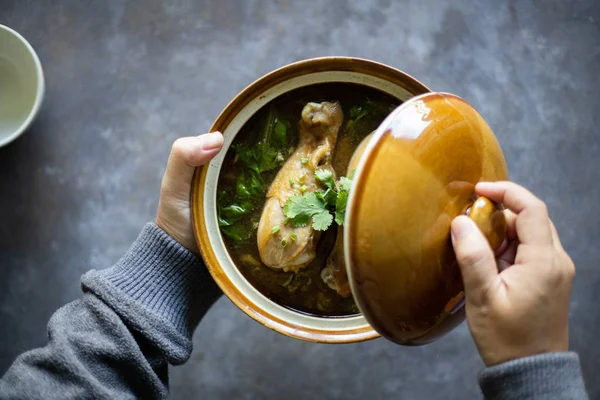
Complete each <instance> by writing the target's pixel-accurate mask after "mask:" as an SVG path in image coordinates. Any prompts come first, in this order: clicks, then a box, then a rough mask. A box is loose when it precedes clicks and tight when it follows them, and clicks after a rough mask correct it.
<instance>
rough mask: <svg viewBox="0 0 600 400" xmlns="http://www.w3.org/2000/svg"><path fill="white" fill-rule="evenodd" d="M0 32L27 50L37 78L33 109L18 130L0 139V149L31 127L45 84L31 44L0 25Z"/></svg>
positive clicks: (18, 34) (38, 109)
mask: <svg viewBox="0 0 600 400" xmlns="http://www.w3.org/2000/svg"><path fill="white" fill-rule="evenodd" d="M0 31H4V32H7V33H8V34H10V35H12V36H14V37H15V38H17V39H18V40H19V42H21V44H22V45H23V46H24V47H25V48H26V49H27V51H28V52H29V55H30V56H31V57H32V58H33V63H34V64H35V72H36V77H37V82H38V84H37V88H36V93H35V101H34V103H33V107H32V108H31V110H30V111H29V114H28V115H27V118H25V120H24V121H23V122H22V123H21V125H20V126H19V128H17V129H16V130H15V131H14V132H13V133H12V134H10V135H8V136H7V137H5V138H4V139H2V138H0V147H2V146H5V145H7V144H9V143H11V142H12V141H14V140H15V139H17V138H18V137H19V136H21V135H22V134H23V132H25V131H26V130H27V128H29V126H31V124H32V122H33V120H34V119H35V117H36V116H37V114H38V112H39V111H40V108H41V106H42V101H43V100H44V94H45V93H46V82H45V79H44V69H43V68H42V63H41V62H40V58H39V57H38V55H37V53H36V52H35V50H34V49H33V46H31V44H30V43H29V42H28V41H27V39H25V38H24V37H23V35H21V34H20V33H19V32H17V31H15V30H14V29H12V28H9V27H8V26H6V25H2V24H0Z"/></svg>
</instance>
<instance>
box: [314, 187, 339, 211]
mask: <svg viewBox="0 0 600 400" xmlns="http://www.w3.org/2000/svg"><path fill="white" fill-rule="evenodd" d="M317 196H318V197H319V198H320V199H321V200H323V202H324V203H325V204H326V205H327V206H328V207H335V203H336V201H337V197H338V194H337V192H336V191H335V190H331V189H327V190H319V191H318V192H317Z"/></svg>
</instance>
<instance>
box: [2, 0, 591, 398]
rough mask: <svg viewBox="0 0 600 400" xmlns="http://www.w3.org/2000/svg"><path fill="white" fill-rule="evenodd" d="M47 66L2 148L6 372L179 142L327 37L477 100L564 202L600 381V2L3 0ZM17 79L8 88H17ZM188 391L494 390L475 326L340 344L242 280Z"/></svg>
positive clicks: (146, 208)
mask: <svg viewBox="0 0 600 400" xmlns="http://www.w3.org/2000/svg"><path fill="white" fill-rule="evenodd" d="M0 23H2V24H6V25H9V26H11V27H13V28H15V29H16V30H18V31H20V32H21V33H22V34H23V35H24V36H25V37H26V38H28V39H29V40H30V41H31V43H32V44H33V46H34V47H35V48H36V49H37V51H38V52H39V55H40V58H41V61H42V63H43V65H44V67H45V73H46V79H47V96H46V101H45V103H44V105H43V108H42V110H41V114H40V116H39V118H38V120H37V121H36V122H35V124H34V125H33V127H32V128H31V129H30V131H29V132H28V133H27V134H26V135H25V136H23V137H21V138H20V139H19V140H18V141H16V142H15V143H14V144H12V145H10V146H8V147H6V148H2V149H0V273H1V275H0V276H1V278H0V339H1V340H0V372H3V371H5V370H6V368H7V367H8V366H9V365H10V363H11V361H12V360H13V359H14V358H15V357H16V356H17V355H18V354H19V353H21V352H23V351H25V350H27V349H29V348H32V347H34V346H41V345H43V344H44V342H45V339H46V333H45V326H46V322H47V320H48V318H49V317H50V315H51V314H52V312H53V311H54V310H55V309H56V308H58V307H60V306H61V305H62V304H65V303H66V302H69V301H71V300H73V299H75V298H77V297H78V296H79V277H80V275H81V274H82V273H83V272H85V271H87V270H88V269H90V268H104V267H108V266H110V265H111V264H112V263H113V262H115V261H116V260H117V259H118V257H119V256H120V255H121V254H122V253H123V252H124V251H125V250H126V249H127V247H128V246H129V244H130V243H131V242H132V240H133V239H134V238H135V237H136V235H137V233H138V231H139V230H140V228H141V227H142V225H143V224H144V222H146V221H148V220H151V219H152V218H153V216H154V212H155V207H156V205H157V194H158V188H159V182H160V177H161V174H162V172H163V168H164V165H165V161H166V158H167V154H168V151H169V147H170V143H171V142H172V141H173V140H174V139H175V138H176V137H177V136H180V135H189V134H198V133H200V132H204V131H205V130H206V129H207V128H208V127H209V126H210V123H211V121H212V120H213V118H214V117H215V116H216V115H217V114H218V112H219V111H220V110H221V109H222V108H223V107H224V106H225V104H226V103H227V102H228V101H229V100H230V99H231V98H232V97H233V96H234V95H235V94H236V93H238V91H240V90H241V89H242V88H243V87H244V86H245V85H246V84H248V83H250V82H251V81H252V80H254V79H255V78H258V77H260V76H261V75H262V74H264V73H266V72H268V71H270V70H272V69H274V68H276V67H279V66H281V65H283V64H286V63H289V62H292V61H296V60H300V59H303V58H307V57H313V56H324V55H352V56H360V57H366V58H370V59H374V60H378V61H381V62H384V63H387V64H390V65H392V66H395V67H398V68H400V69H403V70H405V71H407V72H408V73H410V74H412V75H414V76H416V77H418V78H419V79H421V80H422V81H423V82H425V83H426V84H427V85H430V87H432V88H434V89H436V90H443V91H450V92H454V93H456V94H459V95H461V96H464V97H465V98H466V99H468V100H469V101H470V102H472V103H473V104H474V105H475V106H476V107H477V108H479V110H480V111H481V113H482V114H483V115H484V116H485V118H486V119H487V120H488V122H489V124H490V125H491V126H492V128H493V129H494V131H495V132H496V134H497V136H498V138H499V141H500V142H501V145H502V147H503V149H504V151H505V154H506V158H507V161H508V164H509V168H510V173H511V177H512V178H513V179H514V180H515V181H517V182H519V183H522V184H524V185H526V186H528V187H529V188H531V189H532V190H533V191H534V192H535V193H537V194H538V195H540V196H541V197H542V198H544V199H545V200H546V201H547V203H548V206H549V209H550V211H551V214H552V217H553V218H554V220H555V222H556V225H557V227H558V229H559V232H560V233H561V235H562V239H563V243H564V245H565V247H566V249H567V250H568V252H569V253H570V254H571V255H572V257H573V259H574V260H575V262H576V265H577V268H578V270H577V278H576V282H575V287H574V290H573V299H572V313H571V342H572V347H573V349H574V350H576V351H578V352H579V353H580V355H581V359H582V364H583V368H584V372H585V376H586V378H587V384H588V388H589V390H590V394H591V396H592V398H599V397H600V382H599V381H598V380H597V379H594V377H595V376H597V375H598V374H599V373H600V346H598V345H597V343H598V342H597V338H598V337H599V335H600V309H599V307H598V290H599V288H600V266H599V261H600V246H599V245H598V242H599V240H600V228H599V227H600V218H599V214H598V211H597V208H598V204H600V184H599V182H598V178H599V174H598V169H599V168H600V157H599V150H600V148H599V147H600V143H599V132H598V126H599V125H600V100H599V97H598V90H599V89H600V2H598V1H597V0H581V1H575V0H573V1H550V0H548V1H541V0H539V1H531V0H529V1H528V0H523V1H514V0H513V1H477V0H460V1H458V0H457V1H452V2H450V1H438V2H433V1H423V0H411V1H391V0H380V1H375V0H363V1H352V2H342V1H332V0H320V1H310V2H309V1H291V0H280V1H262V2H261V1H256V0H248V1H243V0H237V1H232V0H220V1H209V0H206V1H191V0H172V1H166V0H165V1H158V0H149V1H136V2H134V1H83V0H73V1H66V0H61V1H41V0H40V1H31V0H0ZM0 90H1V88H0ZM194 343H195V351H194V354H193V355H192V358H191V360H190V362H189V363H188V364H186V365H185V366H182V367H178V368H173V369H172V373H171V383H172V395H173V398H174V399H184V398H186V399H187V398H209V399H283V398H285V399H363V398H369V399H387V398H399V399H445V400H446V399H467V398H478V397H479V396H480V395H479V391H478V388H477V385H476V374H477V371H478V370H479V369H480V368H481V366H482V363H481V361H480V360H479V357H478V355H477V352H476V349H475V347H474V345H473V343H472V340H471V338H470V336H469V332H468V330H467V327H466V326H465V325H462V326H461V327H459V328H458V329H457V330H456V331H454V332H453V333H452V334H450V335H448V336H447V337H445V338H444V339H442V340H440V341H438V342H436V343H434V344H432V345H429V346H426V347H419V348H403V347H399V346H395V345H393V344H391V343H388V342H386V341H384V340H377V341H372V342H368V343H362V344H353V345H344V346H327V345H315V344H308V343H303V342H299V341H295V340H292V339H288V338H286V337H283V336H280V335H278V334H276V333H274V332H271V331H269V330H267V329H266V328H263V327H262V326H260V325H258V324H256V323H255V322H253V321H251V320H250V319H249V318H247V317H246V316H245V315H244V314H243V313H242V312H241V311H239V310H238V309H236V308H235V307H234V306H233V305H232V304H231V303H230V302H229V301H228V300H227V299H225V298H223V299H221V300H220V301H219V302H218V303H217V304H216V305H215V306H214V308H213V309H212V310H211V311H210V313H209V314H208V315H207V317H206V318H205V319H204V321H203V322H202V323H201V325H200V326H199V328H198V330H197V331H196V334H195V337H194Z"/></svg>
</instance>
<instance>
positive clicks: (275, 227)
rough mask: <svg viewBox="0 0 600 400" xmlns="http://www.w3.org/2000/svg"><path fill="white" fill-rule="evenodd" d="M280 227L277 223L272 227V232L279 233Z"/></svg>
mask: <svg viewBox="0 0 600 400" xmlns="http://www.w3.org/2000/svg"><path fill="white" fill-rule="evenodd" d="M279 229H280V228H279V225H275V226H273V227H272V228H271V233H277V232H279Z"/></svg>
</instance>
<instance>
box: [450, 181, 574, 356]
mask: <svg viewBox="0 0 600 400" xmlns="http://www.w3.org/2000/svg"><path fill="white" fill-rule="evenodd" d="M475 190H476V192H477V194H478V195H480V196H485V197H487V198H488V199H490V200H492V201H494V202H496V203H501V204H503V205H504V206H505V207H506V208H507V210H506V211H505V216H506V221H507V237H508V245H507V246H506V247H504V250H503V252H502V253H501V254H500V255H499V256H497V257H495V256H494V253H493V251H492V249H491V248H490V245H489V243H488V241H487V240H486V238H485V237H484V236H483V234H482V233H481V231H480V230H479V229H478V228H477V225H476V224H475V223H474V222H473V221H472V220H470V219H469V218H468V217H466V216H459V217H457V218H456V219H454V221H453V222H452V242H453V246H454V249H455V252H456V257H457V260H458V263H459V265H460V269H461V273H462V277H463V282H464V286H465V294H466V314H467V321H468V324H469V329H470V330H471V334H472V335H473V339H474V340H475V343H476V345H477V348H478V350H479V353H480V354H481V357H482V358H483V361H484V362H485V364H486V365H487V366H492V365H497V364H500V363H503V362H506V361H510V360H513V359H516V358H521V357H526V356H531V355H535V354H541V353H549V352H562V351H567V350H568V347H569V334H568V314H569V297H570V294H571V284H572V281H573V277H574V276H575V266H574V264H573V262H572V261H571V259H570V258H569V256H568V255H567V253H566V252H565V251H564V249H563V248H562V246H561V244H560V240H559V238H558V234H557V232H556V229H555V228H554V225H553V224H552V221H551V220H550V218H549V217H548V211H547V208H546V205H545V204H544V203H543V202H542V201H541V200H539V199H538V198H537V197H535V196H534V195H533V194H532V193H530V192H529V191H528V190H526V189H525V188H523V187H521V186H519V185H517V184H514V183H511V182H494V183H479V184H478V185H477V186H476V188H475Z"/></svg>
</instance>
